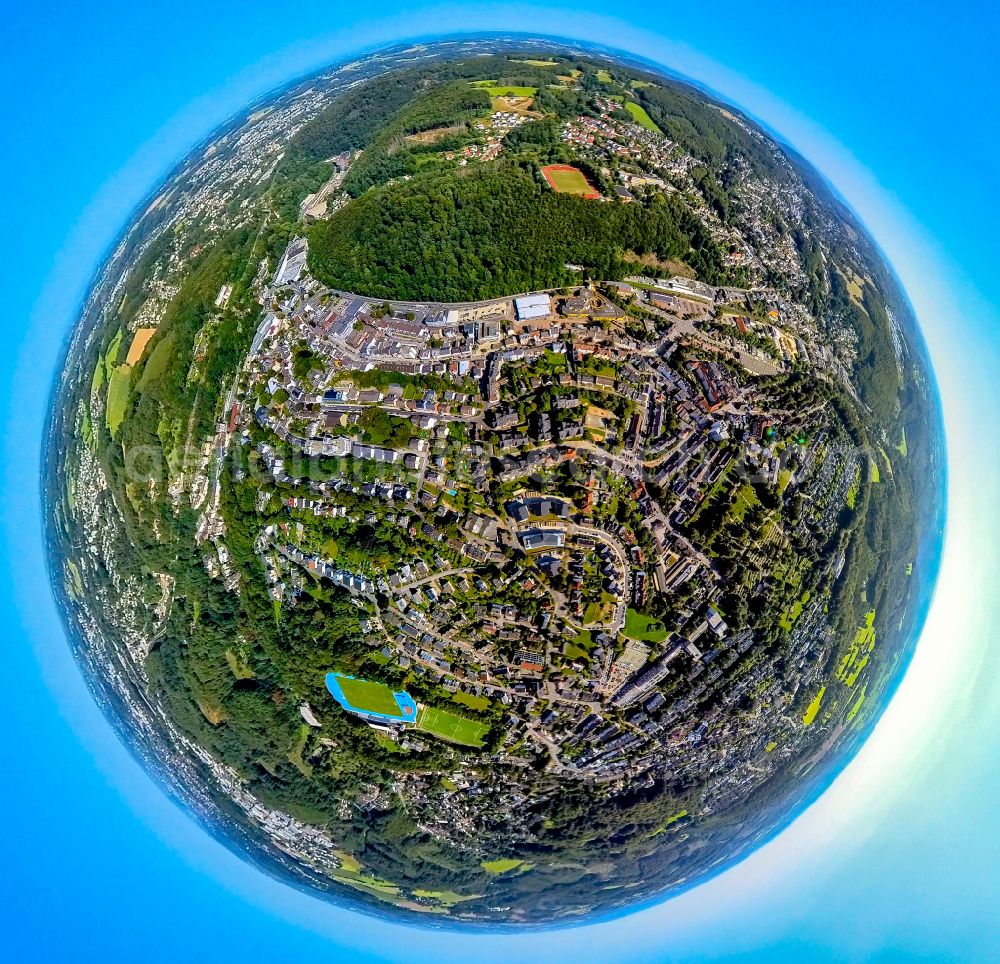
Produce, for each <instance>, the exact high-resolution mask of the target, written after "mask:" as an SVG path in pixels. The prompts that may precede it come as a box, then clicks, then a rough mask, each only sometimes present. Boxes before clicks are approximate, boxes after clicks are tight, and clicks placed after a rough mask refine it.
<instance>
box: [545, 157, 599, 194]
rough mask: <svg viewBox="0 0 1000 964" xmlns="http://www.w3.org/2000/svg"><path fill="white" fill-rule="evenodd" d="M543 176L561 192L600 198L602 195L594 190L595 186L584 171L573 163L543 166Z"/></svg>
mask: <svg viewBox="0 0 1000 964" xmlns="http://www.w3.org/2000/svg"><path fill="white" fill-rule="evenodd" d="M542 177H544V178H545V180H546V181H547V182H548V185H549V187H550V188H552V190H553V191H556V192H557V193H559V194H579V195H580V196H581V197H585V198H590V199H594V198H599V197H600V196H601V195H600V194H598V192H597V191H595V190H594V186H593V185H592V184H591V183H590V181H588V180H587V178H586V177H585V176H584V174H583V171H580V170H577V168H575V167H573V166H572V165H571V164H549V165H548V167H543V168H542Z"/></svg>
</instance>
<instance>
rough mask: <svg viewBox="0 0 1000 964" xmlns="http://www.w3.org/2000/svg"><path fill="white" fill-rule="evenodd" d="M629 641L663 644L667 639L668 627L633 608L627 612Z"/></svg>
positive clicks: (625, 630) (626, 625) (626, 630)
mask: <svg viewBox="0 0 1000 964" xmlns="http://www.w3.org/2000/svg"><path fill="white" fill-rule="evenodd" d="M623 632H624V633H625V635H626V636H628V638H629V639H638V640H640V641H642V642H648V643H662V642H663V640H665V639H666V638H667V630H666V627H665V626H664V625H663V623H662V622H660V620H659V619H657V618H655V617H654V616H647V615H645V614H644V613H641V612H639V611H638V610H637V609H633V608H632V607H631V606H630V607H629V608H628V609H627V610H626V611H625V629H624V630H623Z"/></svg>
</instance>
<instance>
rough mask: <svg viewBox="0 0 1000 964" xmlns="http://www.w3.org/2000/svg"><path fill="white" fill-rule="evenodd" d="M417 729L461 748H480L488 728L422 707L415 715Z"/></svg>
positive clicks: (454, 715)
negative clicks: (456, 744)
mask: <svg viewBox="0 0 1000 964" xmlns="http://www.w3.org/2000/svg"><path fill="white" fill-rule="evenodd" d="M417 729H418V730H424V731H425V732H427V733H431V734H433V735H434V736H439V737H441V738H442V739H443V740H449V741H450V742H452V743H459V744H461V745H462V746H482V745H483V737H484V736H485V735H486V731H487V730H488V729H489V727H487V726H486V724H485V723H477V722H476V721H475V720H467V719H466V718H465V717H464V716H457V715H456V714H455V713H449V712H448V711H447V710H441V709H438V708H437V707H434V706H422V707H421V708H420V712H419V713H418V714H417Z"/></svg>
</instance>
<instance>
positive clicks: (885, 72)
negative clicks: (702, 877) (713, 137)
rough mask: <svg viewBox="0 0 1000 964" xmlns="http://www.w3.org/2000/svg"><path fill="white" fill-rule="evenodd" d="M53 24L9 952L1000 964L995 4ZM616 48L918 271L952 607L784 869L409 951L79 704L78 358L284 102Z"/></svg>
mask: <svg viewBox="0 0 1000 964" xmlns="http://www.w3.org/2000/svg"><path fill="white" fill-rule="evenodd" d="M873 6H876V5H873V4H871V3H870V2H869V3H867V4H862V3H858V2H847V3H841V4H839V5H817V4H800V3H766V4H749V3H745V2H744V3H740V4H736V3H729V2H725V0H719V2H716V3H714V4H712V6H711V11H710V13H706V12H705V11H704V10H703V9H700V8H701V5H694V4H688V5H678V6H677V7H676V8H673V7H672V8H669V9H664V10H663V12H661V13H659V14H657V15H656V16H655V18H654V16H653V15H652V14H651V13H650V11H651V10H652V9H653V8H652V6H651V5H650V4H646V3H642V4H640V3H635V4H614V5H612V4H598V3H590V2H586V0H584V2H578V3H573V4H568V3H566V4H562V3H549V4H543V5H537V6H530V5H521V4H504V5H500V4H493V5H489V6H486V5H483V6H478V5H475V4H465V5H462V6H460V7H459V6H448V5H438V6H431V5H423V4H421V3H419V0H418V2H415V3H409V4H405V5H404V4H398V3H392V4H389V3H376V2H372V3H369V4H366V5H364V7H363V8H362V9H361V10H359V9H358V5H356V4H352V5H340V4H336V3H322V4H320V3H312V2H308V0H306V2H301V3H298V4H296V5H295V6H294V7H292V6H284V5H281V6H279V5H274V4H262V3H257V2H254V0H243V2H240V3H231V2H226V0H223V2H216V3H213V4H211V5H209V4H205V3H200V4H195V3H190V2H188V0H177V2H174V3H172V4H170V5H169V7H167V6H165V5H164V6H162V7H159V8H157V7H154V5H151V4H124V3H115V2H107V3H102V4H87V5H82V4H80V5H77V4H58V3H57V4H50V5H47V6H44V7H39V8H38V9H29V8H27V7H21V8H20V9H18V10H9V11H7V13H6V14H5V26H6V27H7V31H6V35H7V38H8V39H7V43H6V44H5V50H4V56H3V58H0V91H3V97H4V100H5V104H4V108H5V109H4V124H3V128H2V131H3V132H2V134H0V139H2V140H0V143H2V145H3V150H2V151H0V164H2V165H3V167H4V171H3V179H2V181H0V183H2V184H3V186H4V194H5V198H4V201H5V203H4V215H5V216H4V225H5V230H4V231H3V232H2V240H0V243H2V244H3V246H4V251H3V259H2V261H0V263H2V264H3V266H4V278H5V280H6V281H7V284H6V285H5V297H4V317H5V321H6V326H5V334H6V337H7V342H6V345H5V349H6V350H5V351H3V352H2V353H0V397H3V398H5V399H8V400H9V402H8V404H7V406H6V407H7V413H8V415H7V418H6V419H5V421H4V427H3V429H2V441H0V446H2V449H0V456H2V461H0V472H2V475H0V489H2V492H3V499H2V500H0V540H2V541H0V563H2V565H3V572H4V574H5V576H6V578H5V579H3V580H0V625H2V632H0V639H2V640H3V642H4V644H5V645H4V667H5V670H6V683H7V686H6V687H5V697H6V700H5V706H6V708H7V710H8V712H7V714H6V718H5V730H6V732H5V733H4V738H3V739H2V740H0V754H2V771H0V772H3V774H4V783H3V788H4V792H3V796H2V798H0V799H2V802H0V825H2V827H3V832H2V833H0V866H2V867H3V874H2V875H0V928H2V932H3V934H4V943H3V945H0V947H2V950H0V957H3V958H4V959H10V960H16V961H33V960H49V961H51V960H68V959H75V960H80V959H82V960H91V959H97V958H100V959H102V960H109V961H113V960H134V959H135V958H136V957H137V956H138V955H139V953H141V955H142V957H143V959H146V960H152V961H158V960H164V961H166V960H171V961H172V960H176V959H180V958H187V959H189V960H195V961H200V960H206V959H209V958H218V957H219V956H220V955H226V956H228V957H230V958H232V957H234V956H235V955H240V954H242V955H247V956H251V955H252V956H253V957H254V958H257V957H263V956H265V955H266V956H272V955H276V954H280V955H281V956H282V959H290V958H293V957H294V958H300V959H301V958H303V957H304V956H305V955H310V957H311V958H312V959H321V960H336V961H340V960H358V961H368V960H373V961H374V960H387V961H396V960H401V959H406V960H411V961H424V960H427V961H430V960H434V961H452V960H454V961H461V960H468V959H469V958H470V957H471V956H473V955H475V956H477V957H481V958H484V959H486V960H500V959H508V958H510V957H512V956H516V957H518V958H520V959H521V960H524V961H534V960H548V961H553V960H557V961H558V960H564V959H565V960H570V959H572V960H575V961H591V960H608V959H612V960H630V961H631V960H634V961H675V960H676V961H706V962H707V961H716V960H727V961H728V960H746V961H760V962H781V961H789V962H791V961H802V960H810V961H817V962H823V961H870V960H875V961H881V962H890V961H893V962H894V961H942V960H955V961H987V960H996V959H998V958H1000V923H998V922H997V919H996V914H995V908H996V906H997V904H998V901H1000V830H998V829H997V820H996V817H995V801H996V799H997V798H998V794H1000V752H998V751H1000V686H998V685H997V683H996V680H997V679H1000V673H998V671H1000V657H998V652H997V647H996V646H995V645H994V643H993V641H994V640H995V639H996V638H997V635H998V633H997V630H998V625H997V623H998V615H1000V611H998V606H1000V603H998V600H1000V592H998V590H1000V576H998V573H1000V569H998V566H997V562H998V560H997V549H996V547H997V545H998V544H1000V512H998V506H1000V498H998V497H1000V471H998V466H1000V451H998V448H1000V445H998V442H997V439H998V438H1000V433H998V431H997V430H998V428H1000V426H998V424H997V422H998V417H1000V416H998V412H1000V408H998V406H997V399H996V397H995V395H996V391H997V389H996V388H995V387H993V386H994V385H996V384H997V379H996V374H995V373H996V371H997V365H998V362H1000V334H998V332H1000V326H998V323H1000V318H998V312H997V308H996V289H995V281H994V279H995V274H996V271H995V267H994V264H995V261H996V246H995V244H994V242H993V235H994V233H995V225H996V223H997V215H998V213H1000V211H998V208H1000V205H998V204H997V201H996V197H995V190H996V184H997V182H998V180H1000V161H998V160H997V150H998V148H1000V133H998V129H997V127H996V123H995V112H996V110H995V97H996V94H997V89H996V87H997V84H996V63H997V60H998V53H1000V49H998V48H1000V25H998V23H997V21H996V19H995V15H992V14H990V13H988V12H987V11H986V10H985V8H984V7H985V5H979V4H971V3H951V4H949V5H948V6H947V8H946V11H945V12H942V8H941V6H940V5H939V4H930V3H921V2H916V3H907V4H894V3H886V2H883V3H880V4H877V9H872V7H873ZM487 28H492V29H524V30H533V31H541V32H548V33H553V34H564V35H569V36H577V37H581V38H585V39H593V40H599V41H602V42H604V43H608V44H611V45H615V46H619V47H622V48H625V49H629V50H632V51H635V52H637V53H641V54H643V55H645V56H648V57H651V58H653V59H656V60H659V61H661V62H663V63H665V64H666V65H668V66H670V67H673V68H675V69H677V70H679V71H681V72H683V73H687V74H689V75H690V76H692V77H694V78H695V79H697V80H700V81H702V82H705V83H707V84H709V85H711V86H713V87H714V88H716V89H717V90H719V91H720V92H722V93H723V94H725V95H726V96H728V97H730V98H731V99H733V100H734V101H735V102H736V103H738V104H740V105H741V106H743V107H745V108H747V109H748V110H749V111H750V112H751V113H753V114H755V115H757V116H758V117H759V118H761V119H763V120H764V121H766V122H767V123H768V124H769V125H770V126H772V127H773V128H774V129H775V130H777V131H778V132H779V133H781V134H782V135H783V136H784V137H785V138H786V139H788V140H789V141H790V142H791V143H792V144H794V145H795V146H796V147H797V148H798V149H800V150H801V152H802V153H803V154H805V155H806V156H807V157H808V158H809V159H810V160H812V161H813V162H814V163H815V164H817V166H818V167H819V168H820V170H822V171H823V172H824V173H826V174H827V175H828V176H829V177H830V178H831V180H832V181H833V182H834V184H835V185H836V186H837V187H838V189H839V190H840V191H841V192H842V193H843V194H844V196H845V197H846V198H847V199H848V200H849V201H850V202H851V203H852V205H853V206H854V207H855V208H856V209H857V210H858V211H859V213H860V214H861V216H862V218H863V219H864V220H865V221H866V222H867V223H868V224H869V226H870V227H871V228H872V230H873V232H874V234H875V236H876V238H877V240H878V241H879V242H880V243H881V244H882V245H883V247H884V248H885V250H886V251H887V252H888V254H889V256H890V258H891V260H892V261H893V263H894V265H895V266H896V268H897V270H898V271H899V273H900V276H901V278H902V279H903V281H904V284H905V285H906V287H907V289H908V291H909V293H910V295H911V297H912V299H913V301H914V305H915V307H916V309H917V312H918V316H919V318H920V320H921V323H922V325H923V328H924V331H925V334H926V336H927V339H928V342H929V345H930V348H931V353H932V359H933V361H934V364H935V367H936V370H937V373H938V377H939V381H940V385H941V391H942V397H943V402H944V410H945V421H946V426H947V431H948V440H949V456H950V464H949V473H950V485H951V491H950V496H949V529H948V538H947V542H946V548H945V556H944V564H943V568H942V573H941V580H940V584H939V590H938V593H937V597H936V600H935V604H934V607H933V609H932V612H931V615H930V618H929V620H928V625H927V629H926V631H925V634H924V639H923V640H922V642H921V645H920V647H919V649H918V652H917V655H916V657H915V659H914V662H913V665H912V667H911V670H910V672H909V673H908V675H907V678H906V680H905V681H904V683H903V686H902V687H901V688H900V691H899V693H898V695H897V697H896V699H895V700H894V701H893V703H892V704H891V706H890V707H889V710H888V711H887V713H886V715H885V717H884V718H883V720H882V722H881V723H880V724H879V726H878V728H877V729H876V731H875V733H874V735H873V736H872V738H871V740H870V741H869V742H868V744H866V746H865V748H864V749H863V751H862V752H861V754H859V756H858V758H857V759H856V760H855V761H854V763H852V765H851V766H850V767H849V768H848V769H847V770H846V771H845V773H844V774H843V775H842V776H841V778H840V779H838V781H837V782H836V783H835V784H834V786H833V787H832V788H831V789H830V790H829V791H828V793H827V794H825V795H824V797H823V798H822V799H821V800H820V801H819V803H817V804H816V805H815V806H814V807H812V808H811V809H810V810H809V811H808V812H807V813H806V814H804V815H803V816H802V817H801V818H800V819H799V820H798V821H796V823H795V824H794V825H793V826H792V827H791V828H789V830H788V831H786V832H785V833H784V834H782V835H781V836H780V837H779V838H778V839H777V840H775V841H774V842H773V843H772V844H770V845H769V846H768V847H766V848H764V849H763V850H762V851H760V852H758V853H757V854H756V855H754V856H753V857H752V858H750V859H749V860H747V861H745V862H744V863H743V864H741V865H740V866H739V867H737V868H736V869H734V870H733V871H730V872H729V873H727V874H725V875H723V876H722V877H720V878H718V879H716V880H715V881H712V882H710V883H709V884H707V885H705V886H703V887H701V888H699V889H697V890H695V891H693V892H691V893H689V894H687V895H685V896H683V897H682V898H680V899H678V900H675V901H672V902H670V903H668V904H665V905H661V906H659V907H657V908H653V909H651V910H648V911H645V912H643V913H641V914H636V915H633V916H630V917H628V918H625V919H623V920H619V921H616V922H613V923H610V924H604V925H600V926H594V927H589V928H584V929H577V930H573V931H568V932H561V933H557V934H545V935H532V936H525V937H504V938H495V937H493V938H488V939H483V938H470V937H468V936H456V935H452V934H437V933H431V932H427V931H414V930H410V929H406V928H402V927H399V926H395V925H384V924H379V923H377V922H374V921H371V920H370V919H367V918H360V917H357V916H353V915H350V914H348V913H346V912H343V911H339V910H336V909H333V908H331V907H329V906H327V905H324V904H321V903H319V902H317V901H314V900H311V899H308V898H305V897H302V896H300V895H297V894H295V893H293V892H291V891H289V890H288V889H287V888H283V887H281V886H279V885H276V884H274V883H273V882H271V881H269V880H267V879H265V878H263V877H262V876H261V875H259V874H256V873H255V872H253V871H251V870H250V869H249V868H247V867H246V865H244V864H242V863H241V862H240V861H239V860H238V859H237V858H235V857H233V856H232V855H230V854H229V853H228V852H227V851H225V850H224V849H223V848H221V847H219V846H218V845H217V844H215V843H214V842H212V841H211V840H209V839H208V838H207V837H206V836H205V834H203V833H202V832H201V831H200V830H199V829H198V828H197V827H196V826H195V825H194V824H193V823H192V822H191V821H190V820H189V819H188V818H187V817H186V816H184V815H183V814H182V813H180V812H179V811H178V810H177V809H176V808H175V807H173V805H172V804H170V803H169V802H168V801H166V800H165V798H164V797H163V796H162V794H161V793H160V791H159V790H158V789H156V788H155V787H154V786H153V785H152V784H151V783H150V782H149V780H148V779H147V778H146V777H145V775H144V774H143V773H142V771H141V770H140V769H139V768H138V767H137V766H136V765H135V764H134V763H133V762H132V761H131V759H130V758H129V757H128V755H127V754H126V753H125V751H124V750H123V749H122V748H121V747H120V745H119V744H118V743H117V741H116V739H115V738H114V736H113V734H112V733H111V731H110V730H109V728H108V727H107V725H106V724H105V722H104V721H103V718H102V717H101V715H100V713H99V712H98V710H97V709H96V707H94V705H93V704H92V702H91V701H90V698H89V696H88V694H87V692H86V690H85V689H84V688H83V685H82V683H81V681H80V678H79V675H78V674H77V672H76V669H75V667H74V665H73V663H72V660H71V659H70V657H69V654H68V651H67V649H66V646H65V642H64V639H63V637H62V633H61V629H60V626H59V624H58V622H57V620H56V617H55V613H54V611H53V608H52V604H51V601H50V596H49V591H48V587H47V584H46V576H45V571H44V568H43V559H42V555H41V548H40V530H39V523H38V506H37V481H38V478H37V458H38V439H39V435H40V431H41V426H42V419H43V415H44V405H45V401H46V396H47V393H48V388H49V384H50V380H51V376H52V370H53V366H54V364H55V360H56V356H57V352H58V349H59V345H60V342H61V339H62V338H63V336H64V334H65V332H66V330H67V326H68V325H69V324H70V321H71V319H72V314H73V310H74V308H75V306H76V303H77V301H78V299H79V297H80V295H81V294H82V293H83V290H84V289H85V286H86V284H87V281H88V279H89V276H90V273H91V271H92V270H93V268H94V267H95V264H96V261H97V259H98V258H99V257H100V255H101V253H102V251H103V250H104V248H105V247H106V246H107V244H108V243H109V242H110V241H111V239H112V238H113V237H114V235H115V233H116V232H117V230H118V229H119V227H120V226H121V224H122V222H123V221H124V220H125V218H126V217H127V216H128V214H129V213H130V211H131V209H132V208H133V207H134V205H135V204H136V203H137V202H138V200H139V199H140V198H141V197H142V196H143V195H144V194H145V193H146V191H147V190H148V189H149V188H150V187H151V186H152V185H153V184H154V182H155V181H156V180H157V179H158V178H159V177H161V176H162V175H163V174H164V173H166V171H167V170H168V168H169V167H170V166H171V165H172V163H173V161H174V160H176V159H177V158H178V157H179V156H180V155H181V154H183V153H184V152H185V150H186V148H187V147H189V146H190V145H191V144H192V143H193V142H194V141H196V140H197V139H199V138H200V137H202V136H203V135H204V134H206V133H208V132H209V131H210V130H211V128H212V127H214V126H215V125H216V124H217V123H218V122H220V121H222V120H223V119H225V117H226V116H228V115H229V114H230V113H232V112H233V111H235V110H236V109H238V108H239V107H240V106H241V105H242V104H243V103H244V102H245V101H246V100H247V99H249V97H251V96H253V95H255V94H259V93H262V92H263V91H265V90H267V89H268V88H270V87H273V86H274V85H276V84H278V83H281V82H282V81H284V80H286V79H289V78H290V77H292V76H294V75H296V74H298V73H301V72H303V71H305V70H308V69H310V68H313V67H316V66H319V65H320V64H321V63H323V62H325V61H327V60H330V59H333V58H336V57H337V56H340V55H345V54H347V53H350V52H351V51H352V50H356V49H357V48H359V47H363V46H368V45H371V44H373V43H377V42H380V41H385V40H394V39H400V38H404V37H410V36H415V35H427V34H430V33H433V32H436V31H443V30H475V29H487Z"/></svg>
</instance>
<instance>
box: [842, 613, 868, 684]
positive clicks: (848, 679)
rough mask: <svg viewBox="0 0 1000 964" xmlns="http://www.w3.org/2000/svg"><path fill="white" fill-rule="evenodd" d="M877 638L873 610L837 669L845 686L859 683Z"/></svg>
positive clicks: (859, 628) (866, 616)
mask: <svg viewBox="0 0 1000 964" xmlns="http://www.w3.org/2000/svg"><path fill="white" fill-rule="evenodd" d="M875 638H876V633H875V610H874V609H872V610H869V611H868V612H867V613H866V614H865V619H864V622H863V623H862V624H861V625H860V626H859V627H858V629H857V632H855V634H854V639H853V640H851V645H850V647H849V648H848V650H847V652H846V653H844V656H843V658H842V659H841V661H840V665H839V666H838V667H837V679H839V680H840V682H842V683H843V684H844V685H845V686H853V685H854V684H855V683H856V682H857V681H858V677H859V676H860V675H861V673H862V671H863V670H864V668H865V667H866V666H867V665H868V661H869V659H870V658H871V654H872V651H873V650H874V649H875Z"/></svg>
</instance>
